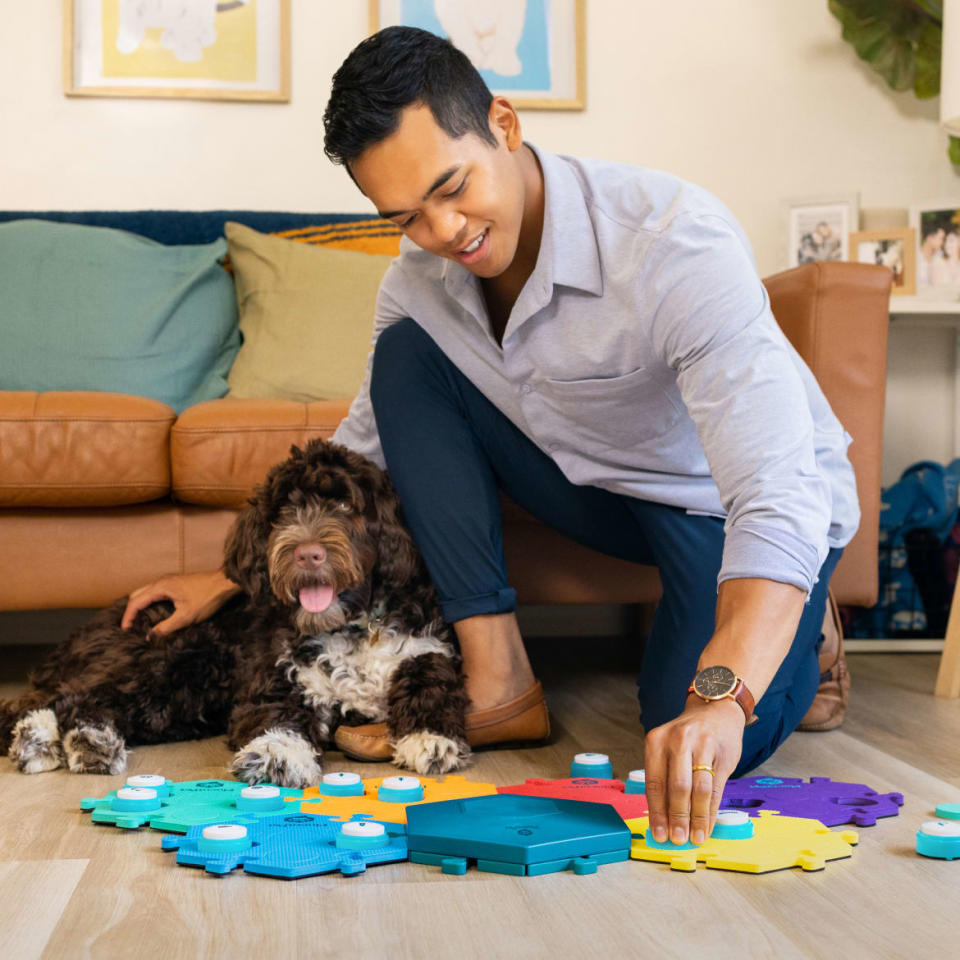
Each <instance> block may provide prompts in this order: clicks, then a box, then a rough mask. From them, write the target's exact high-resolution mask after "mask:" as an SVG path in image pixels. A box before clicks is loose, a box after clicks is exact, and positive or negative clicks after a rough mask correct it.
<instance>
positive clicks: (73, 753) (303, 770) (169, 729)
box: [0, 440, 470, 787]
mask: <svg viewBox="0 0 960 960" xmlns="http://www.w3.org/2000/svg"><path fill="white" fill-rule="evenodd" d="M249 504H250V505H249V506H248V507H247V508H245V509H244V511H243V512H242V513H241V514H240V515H239V516H238V518H237V520H236V522H235V523H234V525H233V528H232V529H231V531H230V533H229V535H228V536H227V540H226V547H225V550H226V564H225V567H224V569H225V571H226V573H227V576H229V577H230V579H231V580H233V581H234V582H235V583H237V584H239V586H240V587H242V589H243V592H242V593H241V594H238V595H237V596H236V597H234V598H233V599H232V600H231V601H229V602H228V603H227V604H226V605H225V606H224V607H223V608H222V609H221V610H220V611H219V612H218V613H216V614H215V615H214V616H213V617H212V618H210V619H209V620H206V621H203V622H201V623H198V624H194V625H192V626H189V627H186V628H184V629H182V630H179V631H177V632H175V633H173V634H171V635H169V636H167V637H162V638H154V637H152V636H151V634H150V631H151V628H152V627H153V626H154V625H155V624H156V623H157V622H159V621H160V620H163V619H165V618H166V617H167V616H169V615H170V613H171V612H172V610H173V607H172V605H171V604H170V603H169V602H160V603H155V604H152V605H151V606H150V607H148V608H146V609H145V610H143V611H141V613H139V614H138V615H137V617H136V620H135V622H134V624H133V627H132V628H131V629H130V630H122V629H121V628H120V619H121V616H122V614H123V610H124V608H125V606H126V599H125V598H124V599H121V600H118V601H116V603H114V604H113V606H111V607H110V608H108V609H106V610H103V611H101V612H100V613H98V614H97V615H96V616H95V617H94V618H93V619H92V620H91V621H90V623H88V624H86V625H85V626H83V627H81V628H80V629H79V630H77V631H76V632H75V633H74V634H73V635H72V636H71V637H70V638H69V640H67V642H66V643H64V644H62V645H61V646H59V647H58V648H57V649H56V650H54V651H53V652H52V653H51V654H50V656H49V657H48V658H47V659H46V660H45V661H44V662H43V663H42V664H41V666H40V667H39V668H38V669H37V670H36V671H35V672H34V673H33V674H32V675H31V677H30V679H31V681H32V684H33V687H34V689H33V690H31V691H30V692H29V693H27V694H25V695H24V696H23V697H21V698H19V699H18V700H14V701H11V702H7V703H2V704H0V747H8V748H9V756H10V758H11V759H12V760H13V761H14V763H16V765H17V767H18V769H20V770H21V771H23V772H24V773H39V772H41V771H44V770H55V769H56V768H57V767H60V766H63V765H65V766H67V767H68V768H69V769H70V770H72V771H74V772H75V773H112V774H116V773H120V772H121V771H122V770H123V769H124V768H125V766H126V758H127V750H126V743H127V742H130V743H165V742H168V741H172V740H187V739H192V738H196V737H206V736H211V735H213V734H217V733H222V732H224V731H226V733H227V739H228V742H229V744H230V746H231V748H232V749H234V750H236V751H237V752H236V755H235V756H234V758H233V763H232V767H231V770H232V772H233V773H234V775H236V776H237V777H238V778H240V779H242V780H246V781H247V782H248V783H259V782H263V781H270V782H272V783H275V784H278V785H280V786H288V787H305V786H307V785H309V784H313V783H317V782H318V780H319V778H320V774H321V762H320V758H321V748H322V746H323V745H324V744H325V743H327V742H329V740H330V738H331V736H332V732H333V730H334V729H335V727H336V726H337V725H338V724H339V723H341V722H347V723H351V724H356V723H367V722H382V721H384V720H385V721H386V722H387V725H388V729H389V731H390V736H391V741H392V743H393V747H394V754H393V762H394V763H395V764H397V765H398V766H401V767H407V768H410V769H413V770H415V771H417V772H418V773H424V774H426V773H446V772H447V771H450V770H456V769H458V768H460V767H462V766H463V765H464V764H465V763H466V761H467V759H468V758H469V756H470V748H469V747H468V746H467V741H466V730H465V721H464V712H465V709H466V706H467V702H468V700H467V695H466V693H465V691H464V687H463V676H462V673H461V670H460V660H459V657H458V656H457V654H456V652H455V650H454V648H453V647H452V645H451V643H450V636H449V631H448V628H447V627H446V625H445V624H444V622H443V620H442V618H441V616H440V612H439V609H438V606H437V601H436V597H435V594H434V591H433V587H432V586H431V585H430V583H429V580H428V578H427V576H426V572H425V570H424V566H423V563H422V561H421V559H420V557H419V555H418V554H417V552H416V550H415V548H414V545H413V542H412V540H411V539H410V535H409V534H408V533H407V531H406V530H405V529H404V527H403V526H402V524H401V520H400V515H399V505H398V502H397V499H396V495H395V494H394V492H393V489H392V487H391V485H390V481H389V479H388V477H387V475H386V474H385V473H384V472H383V471H381V470H380V469H379V468H377V467H376V466H375V465H374V464H372V463H371V462H370V461H369V460H366V459H365V458H364V457H362V456H360V455H359V454H356V453H353V452H351V451H350V450H347V449H346V448H345V447H341V446H337V445H334V444H330V443H327V442H324V441H321V440H314V441H311V442H310V443H309V444H307V446H306V448H305V449H304V450H300V449H298V448H297V447H293V448H292V449H291V454H290V458H289V459H288V460H286V461H285V462H283V463H281V464H278V465H277V466H275V467H274V468H273V469H272V470H271V471H270V473H269V474H268V476H267V479H266V481H265V482H264V483H262V484H261V485H260V486H258V487H257V489H256V491H255V493H254V496H253V497H252V498H251V499H250V501H249Z"/></svg>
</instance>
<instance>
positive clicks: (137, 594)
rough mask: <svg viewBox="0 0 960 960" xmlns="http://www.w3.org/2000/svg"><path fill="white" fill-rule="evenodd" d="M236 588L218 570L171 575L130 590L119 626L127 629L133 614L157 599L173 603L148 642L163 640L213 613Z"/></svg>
mask: <svg viewBox="0 0 960 960" xmlns="http://www.w3.org/2000/svg"><path fill="white" fill-rule="evenodd" d="M239 592H240V588H239V587H238V586H237V585H236V584H235V583H234V582H233V581H232V580H228V579H227V577H226V576H224V574H223V571H222V570H213V571H211V572H209V573H179V574H177V573H172V574H169V575H168V576H165V577H161V578H160V579H159V580H156V581H154V582H153V583H148V584H147V585H146V586H145V587H140V588H139V589H137V590H134V591H133V592H132V593H131V594H130V596H129V597H128V599H127V608H126V610H124V611H123V617H122V619H121V620H120V627H121V628H122V629H123V630H129V629H130V627H131V626H132V625H133V620H134V617H136V615H137V614H138V613H139V612H140V611H141V610H143V609H144V608H145V607H149V606H150V604H151V603H156V602H157V601H158V600H169V601H171V602H172V603H173V606H174V610H173V613H172V614H171V615H170V616H169V617H167V619H166V620H161V621H160V622H159V623H157V624H155V625H154V627H153V629H152V630H151V631H150V633H149V634H148V639H150V640H156V639H158V638H159V637H165V636H167V635H168V634H170V633H173V632H174V631H175V630H181V629H183V628H184V627H186V626H189V625H190V624H191V623H197V622H199V621H200V620H206V619H207V618H208V617H210V616H212V615H213V614H214V613H216V612H217V611H218V610H219V609H220V608H221V607H222V606H223V605H224V604H225V603H226V602H227V600H229V599H230V597H232V596H234V595H235V594H237V593H239Z"/></svg>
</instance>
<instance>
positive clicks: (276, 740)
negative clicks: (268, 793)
mask: <svg viewBox="0 0 960 960" xmlns="http://www.w3.org/2000/svg"><path fill="white" fill-rule="evenodd" d="M230 772H231V773H232V774H233V775H234V776H235V777H236V778H237V779H238V780H245V781H246V782H247V783H273V784H276V785H277V786H278V787H297V788H299V789H302V788H303V787H309V786H313V785H314V784H317V783H319V782H320V775H321V773H322V772H323V771H322V769H321V767H320V757H319V755H318V753H317V751H316V750H314V748H313V747H312V746H311V744H310V743H309V741H307V739H306V738H305V737H302V736H301V735H300V734H299V733H294V732H293V731H291V730H283V729H281V728H280V727H273V728H272V729H270V730H268V731H267V732H266V733H263V734H261V735H260V736H259V737H255V738H254V739H253V740H251V741H250V742H249V743H248V744H247V745H246V746H245V747H242V748H241V749H240V750H238V751H237V753H236V755H235V756H234V758H233V763H232V764H231V766H230Z"/></svg>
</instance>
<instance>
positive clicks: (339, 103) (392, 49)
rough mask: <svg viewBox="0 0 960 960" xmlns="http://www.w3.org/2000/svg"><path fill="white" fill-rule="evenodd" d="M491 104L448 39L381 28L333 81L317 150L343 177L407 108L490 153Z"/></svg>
mask: <svg viewBox="0 0 960 960" xmlns="http://www.w3.org/2000/svg"><path fill="white" fill-rule="evenodd" d="M492 99H493V95H492V94H491V93H490V90H489V89H488V87H487V85H486V84H485V83H484V82H483V77H481V76H480V74H479V73H478V72H477V69H476V67H474V65H473V64H472V63H471V62H470V60H469V59H468V58H467V56H466V55H465V54H464V53H462V52H461V51H460V50H458V49H457V48H456V47H455V46H454V45H453V44H452V43H450V41H449V40H445V39H444V38H442V37H438V36H436V34H433V33H429V32H428V31H426V30H419V29H417V28H416V27H387V28H385V29H384V30H381V31H380V32H379V33H375V34H374V35H373V36H372V37H367V39H366V40H364V41H363V42H362V43H359V44H358V45H357V46H356V47H354V49H353V50H352V51H351V53H350V55H349V56H348V57H347V59H346V60H344V61H343V63H342V64H341V65H340V69H339V70H337V72H336V73H335V74H334V75H333V90H332V92H331V94H330V99H329V101H328V102H327V109H326V110H325V111H324V114H323V128H324V138H323V151H324V153H326V155H327V156H328V157H329V158H330V159H331V160H332V161H333V162H334V163H338V164H343V165H344V166H346V168H347V172H348V173H350V162H351V161H352V160H355V159H356V158H357V157H359V156H360V154H361V153H363V151H364V150H366V149H367V147H370V146H373V145H374V144H376V143H380V141H381V140H385V139H386V138H387V137H389V136H390V135H391V134H392V133H394V132H395V131H396V129H397V127H398V126H399V125H400V112H401V111H402V110H403V109H404V108H405V107H408V106H410V105H411V104H423V105H424V106H427V107H429V108H430V112H431V113H432V114H433V117H434V119H435V120H436V122H437V125H438V126H439V127H440V129H441V130H443V131H444V133H446V134H447V135H448V136H450V137H452V138H454V139H458V138H459V137H462V136H464V134H467V133H475V134H476V135H477V136H478V137H480V138H481V139H482V140H485V141H486V142H487V143H489V144H490V145H491V146H494V147H495V146H496V145H497V140H496V138H495V137H494V135H493V134H492V133H491V132H490V120H489V116H490V102H491V100H492ZM350 176H351V177H353V174H352V173H350Z"/></svg>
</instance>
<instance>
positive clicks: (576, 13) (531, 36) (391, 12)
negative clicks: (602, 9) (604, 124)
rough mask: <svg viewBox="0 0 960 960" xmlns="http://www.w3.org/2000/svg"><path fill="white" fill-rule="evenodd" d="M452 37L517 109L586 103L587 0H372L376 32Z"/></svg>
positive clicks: (572, 106)
mask: <svg viewBox="0 0 960 960" xmlns="http://www.w3.org/2000/svg"><path fill="white" fill-rule="evenodd" d="M394 25H403V26H410V27H420V28H422V29H424V30H429V31H430V32H431V33H436V34H437V35H438V36H441V37H447V38H448V39H449V40H450V41H451V42H452V43H453V44H454V45H455V46H456V47H457V48H458V49H460V50H462V51H463V52H464V53H465V54H466V55H467V56H468V57H469V58H470V60H471V62H472V63H473V64H474V66H475V67H476V68H477V69H478V70H479V71H480V75H481V76H482V77H483V79H484V80H485V81H486V84H487V86H488V87H489V88H490V90H491V91H492V92H493V93H494V95H500V96H504V97H507V98H508V99H509V100H510V102H511V103H512V104H513V105H514V106H515V107H517V108H518V109H527V110H583V109H584V108H585V107H586V0H486V2H484V3H477V2H476V0H370V32H371V33H376V32H377V31H378V30H381V29H383V28H384V27H389V26H394Z"/></svg>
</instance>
